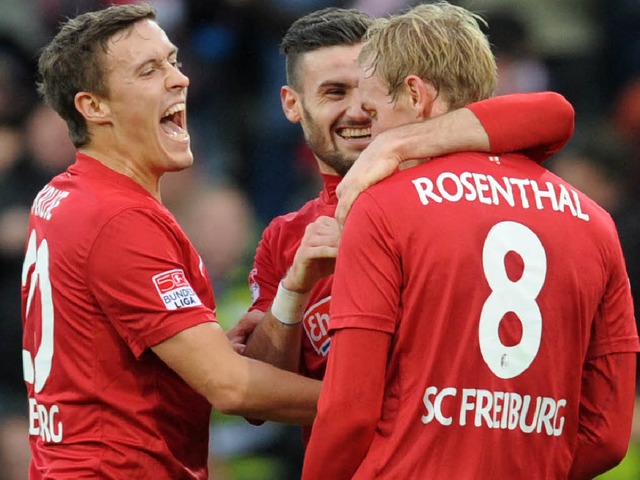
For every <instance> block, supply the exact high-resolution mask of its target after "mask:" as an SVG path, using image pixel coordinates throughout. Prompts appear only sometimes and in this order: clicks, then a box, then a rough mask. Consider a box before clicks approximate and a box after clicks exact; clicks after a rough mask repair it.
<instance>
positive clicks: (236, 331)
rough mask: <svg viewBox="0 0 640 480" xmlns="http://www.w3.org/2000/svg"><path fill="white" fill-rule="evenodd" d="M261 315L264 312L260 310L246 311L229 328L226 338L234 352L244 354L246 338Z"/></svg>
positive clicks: (262, 315) (254, 327)
mask: <svg viewBox="0 0 640 480" xmlns="http://www.w3.org/2000/svg"><path fill="white" fill-rule="evenodd" d="M263 317H264V312H261V311H260V310H253V311H251V312H247V313H245V314H244V315H243V316H242V318H240V320H238V323H236V324H235V325H234V326H233V327H231V329H229V331H228V332H227V338H228V339H229V343H231V347H232V348H233V349H234V350H235V351H236V353H239V354H241V355H242V354H244V351H245V349H246V347H247V340H248V339H249V337H250V336H251V334H252V333H253V331H254V330H255V329H256V327H257V326H258V325H259V324H260V322H261V321H262V318H263Z"/></svg>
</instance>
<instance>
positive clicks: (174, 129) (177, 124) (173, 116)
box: [160, 102, 189, 140]
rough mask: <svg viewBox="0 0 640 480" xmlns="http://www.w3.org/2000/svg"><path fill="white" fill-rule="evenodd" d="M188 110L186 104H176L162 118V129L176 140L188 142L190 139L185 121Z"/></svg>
mask: <svg viewBox="0 0 640 480" xmlns="http://www.w3.org/2000/svg"><path fill="white" fill-rule="evenodd" d="M186 108H187V107H186V104H185V103H184V102H182V103H176V104H175V105H173V106H171V107H169V108H168V109H167V110H166V111H165V112H164V114H163V115H162V118H160V128H161V129H162V131H163V132H164V133H166V134H167V135H168V136H169V137H171V138H172V139H174V140H187V139H188V138H189V133H187V130H186V121H185V120H186V117H185V110H186Z"/></svg>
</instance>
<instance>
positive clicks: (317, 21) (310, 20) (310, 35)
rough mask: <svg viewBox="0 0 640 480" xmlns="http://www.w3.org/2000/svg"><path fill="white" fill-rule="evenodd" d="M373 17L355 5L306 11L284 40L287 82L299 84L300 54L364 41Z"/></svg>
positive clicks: (282, 45)
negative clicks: (306, 13) (307, 12)
mask: <svg viewBox="0 0 640 480" xmlns="http://www.w3.org/2000/svg"><path fill="white" fill-rule="evenodd" d="M372 22H373V19H372V18H371V17H369V16H368V15H367V14H366V13H364V12H361V11H360V10H356V9H353V8H350V9H345V8H335V7H329V8H324V9H322V10H318V11H315V12H312V13H310V14H308V15H305V16H303V17H301V18H299V19H298V20H296V21H295V22H293V23H292V24H291V26H290V27H289V30H287V33H286V34H285V36H284V38H283V39H282V43H281V44H280V53H282V54H284V55H285V57H286V63H287V83H288V84H289V85H291V86H292V87H293V88H296V86H297V84H298V82H299V79H298V78H297V67H298V64H299V61H300V57H301V56H302V55H303V54H305V53H308V52H312V51H314V50H318V49H320V48H324V47H333V46H337V45H354V44H356V43H360V42H362V38H363V37H364V35H365V33H366V32H367V28H369V25H371V23H372Z"/></svg>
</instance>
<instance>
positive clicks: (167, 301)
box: [153, 268, 202, 310]
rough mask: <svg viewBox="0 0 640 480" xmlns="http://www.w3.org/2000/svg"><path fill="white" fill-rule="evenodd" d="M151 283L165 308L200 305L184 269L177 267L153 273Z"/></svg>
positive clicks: (172, 308)
mask: <svg viewBox="0 0 640 480" xmlns="http://www.w3.org/2000/svg"><path fill="white" fill-rule="evenodd" d="M153 284H154V285H155V286H156V290H157V291H158V294H159V295H160V298H161V299H162V302H163V303H164V306H165V307H166V308H167V310H177V309H178V308H184V307H195V306H198V305H202V302H201V301H200V299H199V298H198V295H196V292H195V291H194V290H193V288H192V287H191V284H190V283H189V281H188V280H187V277H185V275H184V271H183V270H181V269H179V268H176V269H174V270H169V271H167V272H163V273H159V274H157V275H154V276H153Z"/></svg>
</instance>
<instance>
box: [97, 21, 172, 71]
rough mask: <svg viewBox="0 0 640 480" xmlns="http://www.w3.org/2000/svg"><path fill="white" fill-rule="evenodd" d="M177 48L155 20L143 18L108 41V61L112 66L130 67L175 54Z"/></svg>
mask: <svg viewBox="0 0 640 480" xmlns="http://www.w3.org/2000/svg"><path fill="white" fill-rule="evenodd" d="M176 53H177V48H176V47H175V45H174V44H173V43H171V41H170V40H169V38H168V37H167V34H166V33H165V31H164V30H163V29H162V28H161V27H160V26H159V25H158V24H157V23H156V22H154V21H153V20H150V19H143V20H140V21H138V22H136V23H134V24H133V25H132V26H131V27H130V28H128V29H126V30H122V31H120V32H118V33H116V34H115V35H113V37H111V38H110V39H109V41H108V43H107V51H106V57H107V62H108V64H109V65H110V66H111V67H112V68H117V67H119V68H123V69H130V68H134V67H135V66H137V65H138V64H140V63H141V62H145V61H148V60H151V59H156V58H158V59H161V58H166V57H167V56H170V55H175V54H176Z"/></svg>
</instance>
